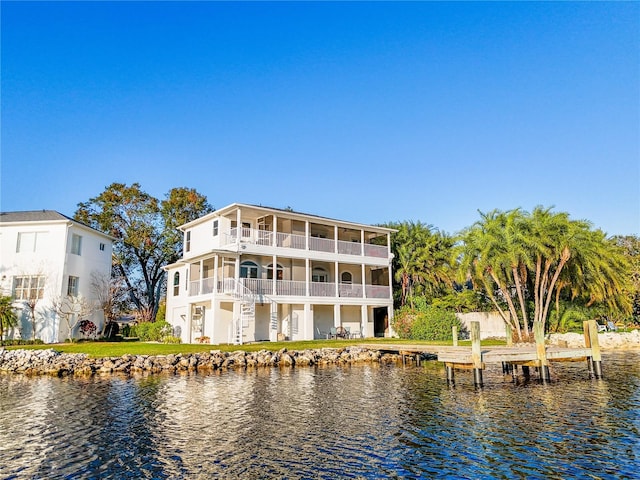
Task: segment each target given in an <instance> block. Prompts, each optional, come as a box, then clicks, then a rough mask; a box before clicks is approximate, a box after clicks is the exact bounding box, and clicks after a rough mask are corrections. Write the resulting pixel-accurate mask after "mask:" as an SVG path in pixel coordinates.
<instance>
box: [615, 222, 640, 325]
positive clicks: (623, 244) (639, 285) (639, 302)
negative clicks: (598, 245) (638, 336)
mask: <svg viewBox="0 0 640 480" xmlns="http://www.w3.org/2000/svg"><path fill="white" fill-rule="evenodd" d="M613 240H614V241H615V242H616V245H618V246H619V247H620V248H622V251H623V253H624V255H625V257H627V260H628V261H629V264H630V265H631V291H630V292H629V297H630V299H631V302H632V304H633V312H632V315H633V321H634V323H640V237H638V236H636V235H625V236H616V237H613Z"/></svg>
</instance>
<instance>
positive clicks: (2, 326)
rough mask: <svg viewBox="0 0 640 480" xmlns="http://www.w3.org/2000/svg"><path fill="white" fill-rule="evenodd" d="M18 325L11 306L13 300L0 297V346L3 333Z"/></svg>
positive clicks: (2, 343)
mask: <svg viewBox="0 0 640 480" xmlns="http://www.w3.org/2000/svg"><path fill="white" fill-rule="evenodd" d="M17 324H18V315H16V310H15V308H14V306H13V299H12V298H11V297H9V296H6V295H2V296H0V345H4V336H5V332H8V331H9V329H10V328H13V327H15V326H16V325H17Z"/></svg>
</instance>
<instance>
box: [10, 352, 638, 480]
mask: <svg viewBox="0 0 640 480" xmlns="http://www.w3.org/2000/svg"><path fill="white" fill-rule="evenodd" d="M603 365H604V373H605V378H604V379H603V380H594V379H589V377H588V374H587V371H586V366H585V365H584V364H583V363H579V364H560V365H557V366H553V365H552V371H551V374H552V379H553V381H552V383H550V384H548V385H541V384H538V383H536V382H535V381H531V382H529V383H526V382H522V381H519V382H517V383H513V382H512V381H511V377H510V376H507V377H505V376H503V375H502V373H501V369H500V368H499V367H492V368H491V369H490V370H489V371H487V372H485V374H484V381H485V387H484V388H483V389H481V390H476V389H475V388H474V387H473V385H472V378H471V375H470V373H462V372H458V373H457V375H456V381H457V383H456V385H455V387H450V386H448V385H447V383H446V380H445V373H444V369H443V367H442V365H441V364H437V363H436V362H429V363H428V364H427V366H423V367H415V366H407V367H402V366H398V365H393V366H384V365H363V366H352V367H328V368H317V369H316V368H299V369H292V370H290V369H282V370H280V369H260V370H250V371H247V372H233V371H231V372H222V373H216V374H211V375H201V374H198V375H195V374H194V375H183V376H181V375H176V376H161V375H158V376H148V377H140V378H124V377H106V378H105V377H102V378H100V377H95V378H83V379H74V378H63V379H58V378H48V377H47V378H25V377H21V376H0V478H3V479H4V478H43V479H44V478H46V479H50V478H51V479H55V478H74V479H75V478H135V479H138V478H158V479H162V478H189V479H191V478H202V479H205V478H206V479H208V478H242V479H251V478H290V479H296V478H313V479H316V478H435V477H438V478H640V352H626V353H616V354H609V355H605V356H604V358H603Z"/></svg>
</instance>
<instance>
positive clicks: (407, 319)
mask: <svg viewBox="0 0 640 480" xmlns="http://www.w3.org/2000/svg"><path fill="white" fill-rule="evenodd" d="M418 314H419V313H418V312H417V311H416V310H414V309H412V308H410V307H408V306H405V307H402V308H401V309H400V310H396V312H395V313H394V315H393V319H392V320H391V326H392V327H393V330H394V332H396V333H397V334H398V336H399V337H400V338H411V327H412V325H413V322H414V321H415V318H416V315H418Z"/></svg>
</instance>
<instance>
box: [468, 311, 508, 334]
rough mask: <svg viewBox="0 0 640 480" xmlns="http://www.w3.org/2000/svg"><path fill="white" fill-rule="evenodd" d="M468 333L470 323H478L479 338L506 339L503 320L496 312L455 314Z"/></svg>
mask: <svg viewBox="0 0 640 480" xmlns="http://www.w3.org/2000/svg"><path fill="white" fill-rule="evenodd" d="M456 316H457V317H458V318H459V319H460V321H461V322H462V324H463V325H464V326H465V327H466V328H467V331H469V329H470V326H471V322H480V338H481V339H484V338H506V333H505V325H504V320H502V317H501V316H500V314H499V313H498V312H471V313H456Z"/></svg>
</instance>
